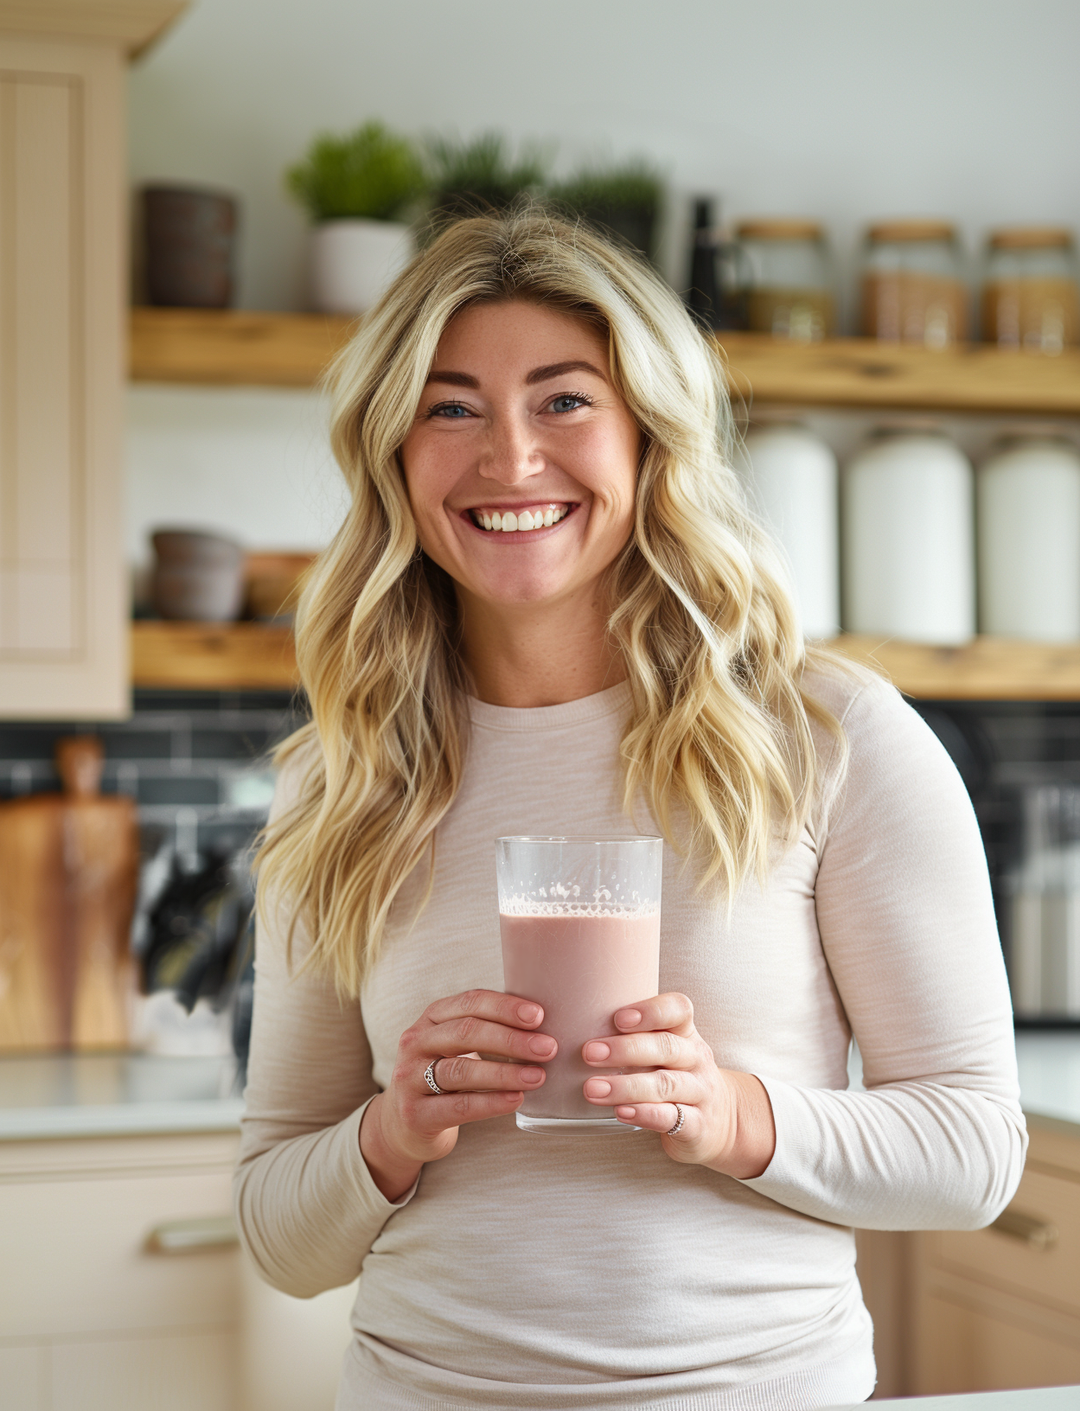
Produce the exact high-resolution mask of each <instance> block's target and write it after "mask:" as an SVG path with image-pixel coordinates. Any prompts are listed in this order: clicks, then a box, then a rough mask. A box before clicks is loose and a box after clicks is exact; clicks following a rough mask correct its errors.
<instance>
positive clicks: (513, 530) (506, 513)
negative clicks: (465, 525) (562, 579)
mask: <svg viewBox="0 0 1080 1411" xmlns="http://www.w3.org/2000/svg"><path fill="white" fill-rule="evenodd" d="M575 509H577V505H576V504H573V503H569V502H567V501H549V502H547V503H544V502H541V503H540V504H533V505H522V506H520V507H519V508H517V509H504V508H496V507H494V506H489V505H476V506H474V507H472V508H470V509H467V510H466V511H465V516H466V517H467V518H468V520H469V521H470V523H472V524H473V525H475V527H476V528H477V529H480V530H482V531H483V532H484V533H486V534H495V533H499V534H521V533H526V534H528V533H535V532H536V531H537V530H538V529H550V528H551V527H552V526H553V525H555V524H558V523H559V522H560V521H561V520H564V519H565V518H566V516H567V515H568V514H570V513H571V512H572V511H573V510H575Z"/></svg>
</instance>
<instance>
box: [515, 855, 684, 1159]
mask: <svg viewBox="0 0 1080 1411" xmlns="http://www.w3.org/2000/svg"><path fill="white" fill-rule="evenodd" d="M495 860H496V871H497V873H498V883H499V927H500V932H501V935H502V953H503V985H504V989H505V990H506V993H507V994H513V995H520V996H521V997H522V998H523V999H531V1000H535V1001H536V1003H537V1004H541V1005H543V1007H544V1020H543V1026H542V1027H543V1031H544V1033H545V1034H551V1035H552V1036H553V1037H554V1038H555V1039H557V1040H558V1044H559V1052H558V1054H557V1055H556V1056H555V1058H553V1059H552V1060H551V1061H550V1062H549V1063H547V1064H545V1065H544V1066H545V1069H546V1072H547V1079H546V1081H545V1083H544V1085H543V1086H542V1087H541V1088H539V1089H538V1090H536V1091H535V1092H527V1093H526V1094H525V1100H524V1102H523V1103H522V1105H521V1107H520V1108H519V1109H518V1112H517V1114H516V1118H517V1124H518V1126H519V1127H521V1128H523V1129H524V1130H525V1131H530V1132H570V1131H593V1132H626V1131H633V1130H634V1129H633V1128H632V1127H630V1126H629V1124H627V1123H625V1122H620V1121H619V1120H618V1119H617V1118H616V1117H615V1115H614V1110H613V1109H611V1108H603V1107H597V1106H596V1105H595V1104H593V1103H590V1102H588V1101H587V1100H586V1098H585V1096H584V1094H583V1093H582V1085H583V1083H584V1082H585V1080H586V1078H589V1077H598V1076H601V1074H600V1070H598V1069H597V1068H595V1067H591V1066H586V1064H585V1061H584V1059H583V1058H582V1056H581V1049H582V1045H583V1044H585V1043H587V1042H588V1040H589V1039H599V1038H606V1037H608V1036H610V1035H613V1034H614V1033H615V1032H616V1030H615V1026H614V1022H613V1016H614V1014H615V1011H616V1010H618V1009H621V1008H623V1007H624V1006H626V1005H632V1004H636V1003H638V1002H639V1001H641V1000H644V999H650V998H651V997H652V996H653V995H655V994H656V993H657V991H658V989H659V983H660V982H659V975H660V882H661V866H662V860H663V840H662V839H661V838H648V837H631V838H611V839H608V838H574V837H567V838H499V839H498V840H497V842H496V845H495ZM610 1071H612V1072H617V1071H621V1070H616V1069H612V1070H610Z"/></svg>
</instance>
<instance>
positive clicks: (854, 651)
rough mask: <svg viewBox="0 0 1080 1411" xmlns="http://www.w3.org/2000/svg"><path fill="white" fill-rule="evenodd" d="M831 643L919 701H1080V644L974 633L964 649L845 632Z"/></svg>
mask: <svg viewBox="0 0 1080 1411" xmlns="http://www.w3.org/2000/svg"><path fill="white" fill-rule="evenodd" d="M833 646H835V647H837V648H839V650H840V651H842V652H844V653H845V654H846V655H848V656H850V657H852V658H853V659H854V660H856V661H861V662H863V663H864V664H866V665H868V666H873V667H876V668H877V669H878V670H880V671H882V672H883V673H884V674H885V675H886V676H887V677H888V678H889V679H890V680H891V681H892V682H893V684H894V685H895V686H897V687H898V688H899V689H900V690H901V691H903V692H904V694H905V695H908V696H914V697H916V698H917V699H921V700H943V701H944V700H951V701H1080V642H1063V643H1042V642H1019V641H1013V640H1011V639H1010V638H1007V637H976V638H975V640H974V641H973V642H970V643H968V645H967V646H963V647H928V646H923V645H921V644H919V643H915V642H897V641H890V640H888V639H885V638H880V637H860V636H855V635H853V634H845V635H844V636H841V637H837V638H836V640H835V641H834V643H833Z"/></svg>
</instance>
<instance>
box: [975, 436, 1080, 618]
mask: <svg viewBox="0 0 1080 1411" xmlns="http://www.w3.org/2000/svg"><path fill="white" fill-rule="evenodd" d="M976 497H977V498H976V509H977V521H976V522H977V525H978V546H979V626H980V628H981V630H982V631H983V632H994V633H998V634H999V635H1001V636H1003V637H1025V638H1028V639H1030V640H1033V641H1040V642H1068V641H1072V640H1075V639H1076V638H1080V454H1078V452H1077V449H1076V447H1075V446H1074V445H1073V444H1072V442H1071V441H1068V440H1065V439H1064V438H1059V437H1055V436H1039V437H1024V438H1020V437H1013V438H1009V439H1006V440H1003V441H1002V442H1000V443H999V444H998V445H997V446H996V447H995V448H994V449H993V450H992V452H991V454H990V457H989V459H988V460H986V461H985V462H984V463H983V465H982V466H981V467H980V469H979V472H978V476H977V478H976Z"/></svg>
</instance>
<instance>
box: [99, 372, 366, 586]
mask: <svg viewBox="0 0 1080 1411" xmlns="http://www.w3.org/2000/svg"><path fill="white" fill-rule="evenodd" d="M127 424H128V429H127V540H126V542H127V552H128V558H129V561H130V562H132V563H133V564H145V563H146V562H147V561H148V560H149V558H150V556H151V549H150V544H149V536H150V533H151V531H152V530H154V529H160V528H164V527H166V526H173V527H176V528H202V529H215V530H217V531H218V532H224V533H227V534H231V535H233V536H234V537H235V538H237V539H238V540H239V541H240V542H241V543H242V544H243V545H244V546H245V547H246V548H263V549H310V548H319V547H321V546H322V545H323V544H325V543H326V542H327V540H328V539H329V538H330V536H331V535H332V534H333V532H334V530H335V529H336V527H337V525H338V523H339V522H340V519H341V514H342V509H343V506H344V503H345V486H344V481H343V480H342V478H341V474H340V472H339V471H338V469H337V466H336V465H335V464H334V462H333V459H332V457H331V455H330V447H329V445H328V443H327V439H326V405H325V402H324V400H323V398H322V397H320V396H319V395H318V394H317V393H315V392H304V391H281V390H274V389H269V388H216V387H158V386H153V385H135V386H132V387H129V388H128V400H127Z"/></svg>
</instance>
